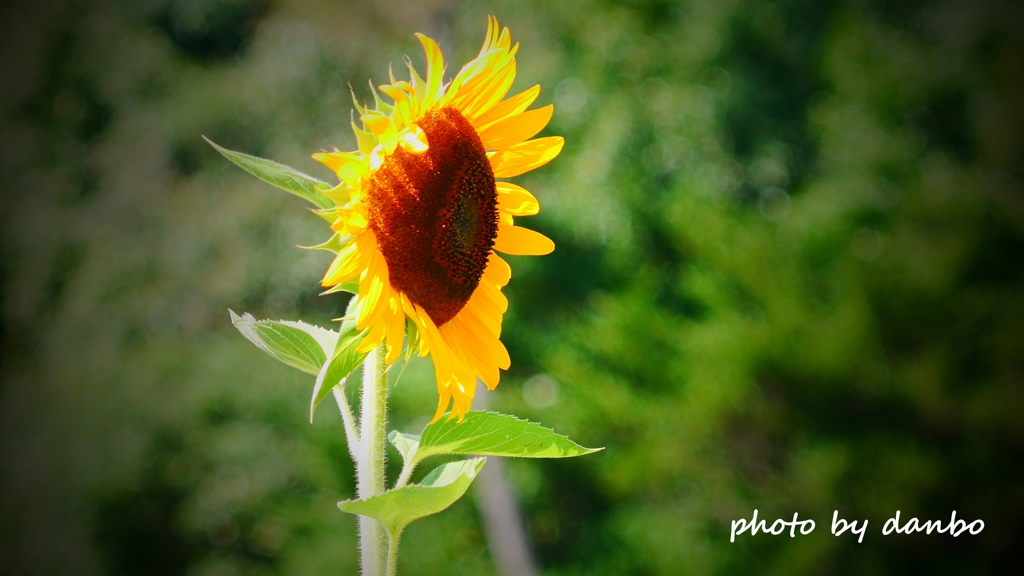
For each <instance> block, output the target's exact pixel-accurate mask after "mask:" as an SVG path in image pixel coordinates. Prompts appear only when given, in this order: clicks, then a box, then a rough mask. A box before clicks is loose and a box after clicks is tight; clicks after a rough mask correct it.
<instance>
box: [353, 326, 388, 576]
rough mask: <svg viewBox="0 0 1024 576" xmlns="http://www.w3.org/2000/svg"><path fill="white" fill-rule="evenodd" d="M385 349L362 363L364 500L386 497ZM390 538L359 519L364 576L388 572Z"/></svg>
mask: <svg viewBox="0 0 1024 576" xmlns="http://www.w3.org/2000/svg"><path fill="white" fill-rule="evenodd" d="M384 355H385V351H384V345H383V344H381V345H380V346H378V347H376V348H374V349H373V350H372V351H370V353H369V354H367V356H366V360H365V362H364V363H363V395H362V399H361V403H362V406H361V409H360V415H359V420H360V422H359V423H360V426H361V428H362V429H361V431H360V434H359V440H360V444H362V450H360V455H361V456H362V458H360V459H359V460H361V461H357V462H356V494H357V495H358V496H359V498H360V499H361V500H365V499H367V498H372V497H374V496H379V495H381V494H383V493H384V467H385V456H386V454H387V451H386V446H385V441H386V438H387V435H386V434H385V430H386V420H387V400H388V380H387V374H386V370H385V364H384ZM385 538H387V533H386V530H385V529H384V526H383V525H382V524H381V523H380V522H378V521H376V520H374V519H372V518H368V517H366V516H360V517H359V551H360V564H361V566H362V574H363V576H382V575H383V574H384V570H385V554H386V553H387V544H386V543H385V542H386V541H385Z"/></svg>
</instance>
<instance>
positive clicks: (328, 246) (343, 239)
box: [299, 232, 352, 254]
mask: <svg viewBox="0 0 1024 576" xmlns="http://www.w3.org/2000/svg"><path fill="white" fill-rule="evenodd" d="M351 241H352V236H349V235H348V234H346V235H344V236H342V235H341V234H340V233H338V232H335V233H334V236H331V237H330V239H328V240H327V241H326V242H324V243H323V244H317V245H316V246H299V248H302V249H303V250H326V251H327V252H333V253H335V254H337V253H338V252H341V249H342V248H344V247H345V246H346V245H348V243H349V242H351Z"/></svg>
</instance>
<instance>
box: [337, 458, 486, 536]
mask: <svg viewBox="0 0 1024 576" xmlns="http://www.w3.org/2000/svg"><path fill="white" fill-rule="evenodd" d="M485 463H486V459H485V458H473V459H472V460H462V461H459V462H450V463H448V464H444V465H442V466H438V467H437V468H435V469H434V470H433V471H432V472H431V473H430V474H428V475H427V477H426V478H424V479H423V481H422V482H420V483H419V484H412V485H409V486H403V487H402V488H396V489H394V490H390V491H388V492H385V493H383V494H381V495H380V496H374V497H373V498H367V499H366V500H345V501H343V502H338V508H341V509H342V510H343V511H345V512H348V513H350V514H358V515H360V516H368V517H370V518H373V519H375V520H378V521H380V522H381V523H382V524H384V527H385V528H387V529H388V532H389V533H390V534H391V536H392V538H395V537H397V536H398V535H399V534H401V532H402V530H404V529H405V527H406V526H408V525H409V523H410V522H413V521H414V520H419V519H420V518H423V517H425V516H430V515H431V514H437V513H438V512H441V511H442V510H444V509H445V508H448V507H449V506H451V505H452V504H454V503H455V502H456V501H457V500H458V499H459V498H461V497H462V495H463V494H465V493H466V490H468V489H469V485H470V484H472V483H473V480H474V479H475V478H476V477H477V475H478V474H479V473H480V470H481V469H482V468H483V467H484V464H485Z"/></svg>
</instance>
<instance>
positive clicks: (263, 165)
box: [203, 136, 335, 208]
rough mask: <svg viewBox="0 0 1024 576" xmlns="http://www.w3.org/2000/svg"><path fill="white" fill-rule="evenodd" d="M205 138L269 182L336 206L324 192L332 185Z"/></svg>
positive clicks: (291, 191)
mask: <svg viewBox="0 0 1024 576" xmlns="http://www.w3.org/2000/svg"><path fill="white" fill-rule="evenodd" d="M203 140H206V142H207V143H209V144H210V146H213V147H214V148H215V149H216V150H217V151H218V152H220V153H221V154H222V155H223V156H224V157H225V158H227V159H228V160H231V161H232V162H234V163H235V164H237V165H238V166H239V167H240V168H242V170H245V171H246V172H248V173H249V174H252V175H253V176H255V177H257V178H259V179H260V180H263V181H264V182H266V183H267V184H270V185H271V186H276V187H278V188H280V189H281V190H284V191H285V192H290V193H292V194H295V195H296V196H298V197H300V198H303V199H305V200H307V201H309V202H312V203H313V204H316V205H317V206H319V207H320V208H332V207H334V206H335V203H334V200H331V199H330V198H328V197H327V196H325V195H324V192H326V191H329V190H331V186H330V185H329V184H327V183H326V182H323V181H321V180H318V179H316V178H314V177H312V176H310V175H308V174H304V173H302V172H299V171H298V170H296V169H294V168H292V167H290V166H285V165H284V164H278V163H277V162H274V161H273V160H267V159H265V158H258V157H256V156H250V155H248V154H244V153H242V152H235V151H234V150H228V149H227V148H224V147H222V146H219V145H218V144H217V143H215V142H214V141H212V140H210V139H209V138H207V137H206V136H203Z"/></svg>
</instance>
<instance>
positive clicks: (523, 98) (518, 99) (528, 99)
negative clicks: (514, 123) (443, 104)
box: [472, 84, 540, 130]
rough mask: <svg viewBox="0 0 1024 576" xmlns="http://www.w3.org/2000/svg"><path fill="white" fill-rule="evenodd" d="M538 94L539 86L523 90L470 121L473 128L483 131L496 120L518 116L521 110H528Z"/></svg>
mask: <svg viewBox="0 0 1024 576" xmlns="http://www.w3.org/2000/svg"><path fill="white" fill-rule="evenodd" d="M539 94H540V84H538V85H536V86H534V87H533V88H530V89H528V90H524V91H522V92H520V93H519V94H516V95H515V96H512V97H511V98H509V99H507V100H505V101H504V102H501V103H500V104H495V105H494V106H492V107H491V108H490V109H489V110H487V111H486V112H484V113H483V114H481V115H480V116H478V117H476V119H474V120H473V121H472V124H473V127H474V128H476V129H477V130H484V129H486V128H487V127H488V125H490V124H493V123H494V122H497V121H498V120H501V119H503V118H505V117H507V116H512V115H513V114H519V113H520V112H522V111H523V110H526V109H527V108H529V107H530V104H533V101H534V100H536V99H537V96H538V95H539Z"/></svg>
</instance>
